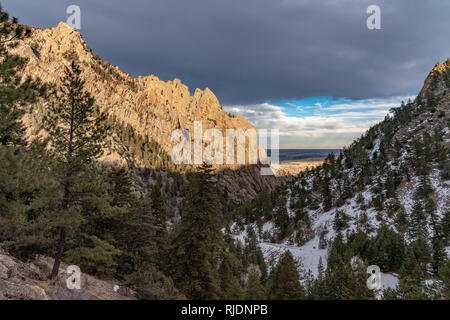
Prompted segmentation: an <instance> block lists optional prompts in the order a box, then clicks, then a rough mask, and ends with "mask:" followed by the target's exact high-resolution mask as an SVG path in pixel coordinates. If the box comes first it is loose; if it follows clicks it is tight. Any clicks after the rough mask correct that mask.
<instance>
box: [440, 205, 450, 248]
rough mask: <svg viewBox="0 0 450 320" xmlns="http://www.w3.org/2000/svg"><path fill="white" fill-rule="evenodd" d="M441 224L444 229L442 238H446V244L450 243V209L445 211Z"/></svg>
mask: <svg viewBox="0 0 450 320" xmlns="http://www.w3.org/2000/svg"><path fill="white" fill-rule="evenodd" d="M440 225H441V227H440V228H441V230H442V238H443V239H444V241H445V244H446V245H448V244H449V243H450V210H447V211H446V212H445V214H444V217H442V221H441V223H440Z"/></svg>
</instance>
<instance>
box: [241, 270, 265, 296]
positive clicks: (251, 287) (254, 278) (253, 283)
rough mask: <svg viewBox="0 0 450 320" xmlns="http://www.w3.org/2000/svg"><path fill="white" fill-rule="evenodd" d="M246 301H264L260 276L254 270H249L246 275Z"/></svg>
mask: <svg viewBox="0 0 450 320" xmlns="http://www.w3.org/2000/svg"><path fill="white" fill-rule="evenodd" d="M245 299H246V300H265V299H266V293H265V290H264V287H263V285H262V284H261V279H260V275H259V273H258V272H256V271H255V270H251V271H250V272H249V275H248V280H247V287H246V291H245Z"/></svg>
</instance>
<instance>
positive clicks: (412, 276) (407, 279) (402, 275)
mask: <svg viewBox="0 0 450 320" xmlns="http://www.w3.org/2000/svg"><path fill="white" fill-rule="evenodd" d="M423 280H424V276H423V273H422V270H421V269H420V266H419V264H418V262H417V260H416V257H415V255H414V252H413V251H412V250H408V253H407V255H406V259H405V260H404V262H403V265H402V267H401V268H400V272H399V291H400V296H401V297H402V298H404V299H414V298H420V297H421V296H422V294H421V293H422V289H421V286H422V281H423Z"/></svg>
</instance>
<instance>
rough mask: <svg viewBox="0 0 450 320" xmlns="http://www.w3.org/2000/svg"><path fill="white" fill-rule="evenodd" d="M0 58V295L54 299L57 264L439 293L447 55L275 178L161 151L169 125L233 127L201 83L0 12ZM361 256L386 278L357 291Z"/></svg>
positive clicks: (147, 282)
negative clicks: (327, 148) (112, 56)
mask: <svg viewBox="0 0 450 320" xmlns="http://www.w3.org/2000/svg"><path fill="white" fill-rule="evenodd" d="M66 49H67V50H66ZM0 61H1V67H0V164H1V165H0V251H1V252H0V258H1V259H0V297H6V298H17V297H22V298H23V297H28V298H33V297H35V298H36V297H37V298H42V297H50V298H53V299H58V298H64V297H65V298H67V296H65V295H58V294H55V292H58V286H59V285H60V284H61V283H62V282H61V281H62V279H63V277H64V276H65V275H63V272H64V271H65V270H64V267H63V266H66V265H69V264H73V265H77V266H79V267H80V269H81V271H82V272H83V273H84V274H89V275H90V276H95V277H96V278H97V279H98V278H100V279H102V281H100V280H98V281H97V280H95V278H90V279H91V280H92V281H93V282H95V283H97V284H98V285H99V286H103V285H106V284H110V283H113V282H114V283H119V282H120V284H121V286H124V287H126V288H129V289H130V290H131V291H127V292H132V293H133V294H132V295H133V297H135V298H138V299H186V298H187V299H371V298H386V299H411V298H423V299H442V298H448V297H449V277H450V262H449V260H448V256H447V255H448V253H449V252H448V251H449V241H450V235H449V233H450V213H449V198H450V196H449V193H450V192H449V190H450V188H449V187H450V185H449V184H450V177H449V176H450V162H449V142H450V140H449V139H450V130H449V121H450V92H449V86H450V61H447V62H445V63H444V64H438V65H436V67H435V68H434V69H433V70H432V72H431V73H430V75H429V76H428V78H427V79H426V81H425V84H424V89H423V90H422V91H421V93H420V95H419V96H418V97H417V99H416V100H415V101H413V102H408V103H406V104H402V105H401V106H399V107H398V108H395V109H393V110H392V112H391V114H390V115H389V116H387V117H386V119H385V120H384V121H382V122H380V123H379V124H378V125H376V126H374V127H372V128H371V129H370V130H368V132H367V133H366V134H364V135H363V136H362V137H361V138H360V139H357V140H356V141H355V142H354V143H353V144H351V145H350V146H349V147H348V148H346V149H345V150H344V151H343V153H342V154H339V155H334V154H330V155H329V156H328V157H327V159H326V161H325V163H324V164H323V165H322V166H320V167H317V168H315V169H314V170H310V171H308V172H304V173H302V174H301V175H299V176H298V177H296V178H295V179H293V180H292V181H290V182H289V183H287V184H285V185H282V186H279V187H278V188H277V189H276V190H274V191H273V189H274V186H275V183H274V180H273V179H270V180H269V179H262V178H261V177H259V176H255V172H256V171H255V170H254V169H255V168H252V167H245V168H241V170H233V169H232V168H227V169H225V170H223V171H221V172H220V173H219V174H218V173H217V171H216V170H215V169H217V168H212V167H210V166H207V165H202V166H200V167H197V168H195V169H193V168H186V167H183V168H179V167H177V166H175V165H173V164H172V163H171V162H170V158H169V157H168V156H167V150H168V146H167V145H165V144H164V141H166V140H165V139H166V138H167V135H166V134H167V133H168V132H169V129H173V128H176V127H177V126H178V125H179V122H180V121H181V122H183V121H186V123H189V125H190V120H194V118H193V117H194V115H198V116H205V117H206V119H203V118H204V117H203V118H202V119H203V120H204V121H205V122H206V123H208V124H210V125H212V124H213V123H214V119H216V122H218V123H219V124H221V126H223V127H224V128H225V127H226V126H227V125H230V126H231V127H239V126H240V125H242V126H243V127H245V126H247V125H248V123H247V122H246V121H244V120H245V119H234V118H233V117H232V116H230V115H226V114H225V113H224V111H223V110H222V109H221V108H220V105H219V104H218V102H217V101H216V100H215V97H214V98H213V95H212V93H211V92H210V91H209V90H205V91H204V92H202V91H199V90H197V91H196V93H195V94H194V95H193V96H190V95H189V96H187V93H188V90H187V88H185V87H183V86H182V85H181V83H180V82H179V81H173V82H168V83H166V82H162V81H160V80H159V79H156V78H154V77H148V78H145V79H141V78H140V79H132V78H130V77H129V76H127V75H125V74H123V73H121V72H119V71H118V70H117V69H116V68H113V67H112V66H111V65H109V64H107V63H104V62H103V60H101V59H100V58H98V57H96V56H95V55H94V54H93V53H92V52H91V51H90V50H89V49H88V47H87V46H86V44H85V43H84V42H83V41H82V39H81V36H80V35H79V34H78V33H77V32H75V31H74V30H73V29H70V28H69V27H68V26H66V25H64V24H60V25H59V26H58V27H57V28H50V29H45V30H41V29H30V28H28V27H27V26H22V25H19V24H17V21H15V20H13V21H11V20H10V19H9V16H8V15H7V14H6V13H4V12H2V11H1V12H0ZM50 79H51V81H50ZM133 88H134V89H133ZM180 88H181V89H180ZM140 89H142V92H141V95H140V96H139V95H138V96H136V93H137V91H139V90H140ZM136 90H137V91H136ZM171 90H173V92H172V91H171ZM105 101H107V102H111V105H109V104H108V103H105ZM134 102H140V103H138V104H136V105H133V103H134ZM150 102H151V103H150ZM216 102H217V103H216ZM121 103H123V104H121ZM190 108H192V109H193V110H194V109H195V111H196V113H195V114H194V113H193V114H192V115H191V114H189V116H187V114H188V113H189V112H190V110H191V109H190ZM178 111H179V112H178ZM156 113H157V114H158V115H156ZM178 113H179V114H181V115H184V116H186V117H185V118H183V117H181V116H180V117H178ZM191 116H192V117H191ZM209 116H211V117H210V118H209V119H208V117H209ZM177 117H178V118H179V119H178V118H177ZM216 117H218V118H216ZM177 120H178V123H177ZM189 125H188V126H189ZM112 160H117V161H112ZM224 181H225V182H226V183H225V184H223V182H224ZM224 185H225V187H226V186H228V187H230V188H231V189H232V190H227V189H226V188H224ZM239 189H242V190H243V191H242V192H240V190H239ZM257 192H259V194H258V195H257V196H256V197H255V195H256V193H257ZM233 194H234V195H236V194H237V195H238V196H236V197H234V199H230V195H233ZM252 198H254V199H253V200H251V201H248V202H246V203H245V204H242V205H238V203H239V201H234V200H240V201H243V200H247V199H252ZM10 256H13V258H10ZM19 260H21V261H22V262H19ZM42 261H45V263H44V264H43V263H42ZM371 264H376V265H378V266H379V267H380V268H381V271H382V272H383V277H384V278H383V279H385V281H386V279H388V280H389V281H388V282H385V283H384V285H385V286H386V287H390V289H386V290H384V291H383V292H374V291H372V290H369V289H368V288H367V286H366V279H367V275H366V266H367V265H371ZM25 282H26V284H25ZM30 283H34V284H38V285H39V287H40V288H41V289H39V288H35V287H33V288H31V289H30V286H29V284H30ZM20 284H22V286H20ZM397 284H398V286H396V285H397ZM18 288H19V289H18ZM20 288H23V290H25V289H24V288H28V289H30V290H34V293H37V294H38V295H26V294H22V293H21V292H20V290H22V289H20ZM18 290H19V292H18ZM110 291H111V290H109V291H108V294H109V293H110V296H111V297H112V298H120V297H118V294H115V293H114V292H110ZM93 296H95V294H92V293H91V292H89V291H87V293H86V296H84V298H92V297H93ZM98 296H100V297H105V298H107V296H108V295H101V294H99V295H98ZM127 297H129V295H127ZM75 298H77V297H75ZM78 298H83V297H82V296H78Z"/></svg>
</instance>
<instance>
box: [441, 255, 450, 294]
mask: <svg viewBox="0 0 450 320" xmlns="http://www.w3.org/2000/svg"><path fill="white" fill-rule="evenodd" d="M439 279H440V280H441V281H442V282H443V284H444V292H443V294H444V298H445V299H449V298H450V259H447V260H446V261H445V263H443V264H442V265H441V267H440V268H439Z"/></svg>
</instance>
